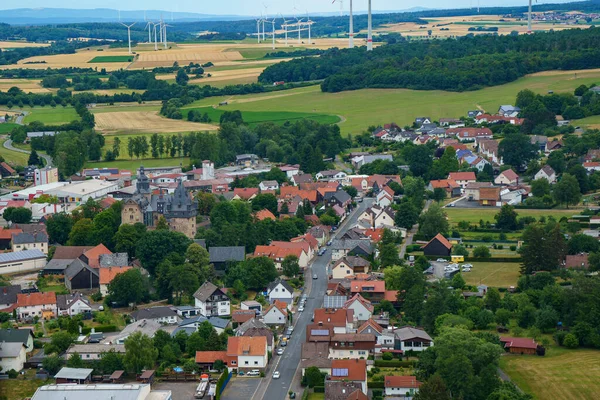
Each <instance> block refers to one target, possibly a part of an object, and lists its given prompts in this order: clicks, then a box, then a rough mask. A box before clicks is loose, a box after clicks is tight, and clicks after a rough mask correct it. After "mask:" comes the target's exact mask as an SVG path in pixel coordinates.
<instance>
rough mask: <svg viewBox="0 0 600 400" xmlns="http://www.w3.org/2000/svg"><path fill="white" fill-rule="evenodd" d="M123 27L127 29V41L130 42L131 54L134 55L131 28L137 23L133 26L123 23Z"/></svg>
mask: <svg viewBox="0 0 600 400" xmlns="http://www.w3.org/2000/svg"><path fill="white" fill-rule="evenodd" d="M121 25H123V26H125V27H127V39H128V42H129V54H133V53H132V52H131V27H132V26H134V25H135V22H134V23H133V24H131V25H126V24H124V23H122V22H121Z"/></svg>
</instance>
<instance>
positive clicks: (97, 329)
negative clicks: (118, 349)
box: [81, 325, 119, 335]
mask: <svg viewBox="0 0 600 400" xmlns="http://www.w3.org/2000/svg"><path fill="white" fill-rule="evenodd" d="M91 331H92V328H90V327H89V326H84V327H83V328H81V334H83V335H87V334H88V333H90V332H91ZM94 331H95V332H102V333H104V332H118V331H119V328H117V326H116V325H98V326H95V327H94Z"/></svg>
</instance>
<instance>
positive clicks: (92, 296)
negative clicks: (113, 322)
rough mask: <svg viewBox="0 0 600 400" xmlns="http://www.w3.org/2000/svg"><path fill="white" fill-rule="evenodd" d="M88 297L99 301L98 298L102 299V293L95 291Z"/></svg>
mask: <svg viewBox="0 0 600 400" xmlns="http://www.w3.org/2000/svg"><path fill="white" fill-rule="evenodd" d="M90 298H91V299H92V300H94V301H100V300H102V293H100V292H96V293H94V294H92V295H91V296H90Z"/></svg>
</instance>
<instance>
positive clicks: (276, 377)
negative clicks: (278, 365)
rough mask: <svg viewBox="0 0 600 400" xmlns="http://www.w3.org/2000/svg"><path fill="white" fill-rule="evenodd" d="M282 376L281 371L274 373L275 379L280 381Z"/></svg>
mask: <svg viewBox="0 0 600 400" xmlns="http://www.w3.org/2000/svg"><path fill="white" fill-rule="evenodd" d="M280 376H281V374H280V373H279V371H275V372H273V379H279V377H280Z"/></svg>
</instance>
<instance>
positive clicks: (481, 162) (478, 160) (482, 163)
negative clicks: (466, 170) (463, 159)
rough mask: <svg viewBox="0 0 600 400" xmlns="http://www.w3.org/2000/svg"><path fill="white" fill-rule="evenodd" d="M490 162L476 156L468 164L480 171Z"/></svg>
mask: <svg viewBox="0 0 600 400" xmlns="http://www.w3.org/2000/svg"><path fill="white" fill-rule="evenodd" d="M488 164H490V162H489V161H488V160H486V159H485V158H481V157H477V158H476V159H475V160H473V161H471V162H470V163H469V165H470V166H471V168H477V171H479V172H481V171H483V169H484V168H485V166H486V165H488Z"/></svg>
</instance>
